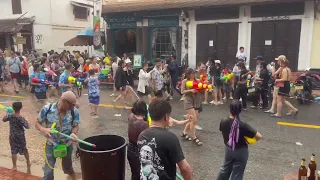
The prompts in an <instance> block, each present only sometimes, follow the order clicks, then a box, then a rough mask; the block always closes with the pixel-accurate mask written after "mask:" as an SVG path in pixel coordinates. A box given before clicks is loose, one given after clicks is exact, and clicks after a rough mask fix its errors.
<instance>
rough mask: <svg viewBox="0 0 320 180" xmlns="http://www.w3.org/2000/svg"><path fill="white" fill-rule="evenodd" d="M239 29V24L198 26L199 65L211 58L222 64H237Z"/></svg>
mask: <svg viewBox="0 0 320 180" xmlns="http://www.w3.org/2000/svg"><path fill="white" fill-rule="evenodd" d="M238 29H239V23H217V24H201V25H198V26H197V46H196V48H197V56H196V57H197V60H196V62H197V65H198V64H199V63H200V62H204V63H205V62H207V59H208V58H209V57H212V58H213V59H219V60H220V61H221V62H222V64H230V63H233V62H235V55H236V53H237V46H238ZM210 41H211V43H210ZM211 45H212V46H211Z"/></svg>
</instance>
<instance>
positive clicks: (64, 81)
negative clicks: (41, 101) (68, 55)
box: [59, 71, 69, 93]
mask: <svg viewBox="0 0 320 180" xmlns="http://www.w3.org/2000/svg"><path fill="white" fill-rule="evenodd" d="M68 78H69V73H68V72H67V71H64V72H63V73H62V74H61V75H60V79H59V84H69V81H68ZM60 89H61V92H62V93H64V92H66V91H67V90H68V88H66V87H63V88H60Z"/></svg>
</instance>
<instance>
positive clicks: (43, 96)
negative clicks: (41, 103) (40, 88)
mask: <svg viewBox="0 0 320 180" xmlns="http://www.w3.org/2000/svg"><path fill="white" fill-rule="evenodd" d="M34 95H35V96H36V98H37V99H38V100H43V99H47V94H46V92H34Z"/></svg>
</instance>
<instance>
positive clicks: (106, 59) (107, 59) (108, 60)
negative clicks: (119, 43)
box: [103, 57, 110, 65]
mask: <svg viewBox="0 0 320 180" xmlns="http://www.w3.org/2000/svg"><path fill="white" fill-rule="evenodd" d="M103 62H105V63H106V64H108V65H109V64H110V58H109V57H105V58H104V60H103Z"/></svg>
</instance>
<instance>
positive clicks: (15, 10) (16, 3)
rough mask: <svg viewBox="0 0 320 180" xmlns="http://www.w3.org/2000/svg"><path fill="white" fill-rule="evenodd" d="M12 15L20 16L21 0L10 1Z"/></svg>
mask: <svg viewBox="0 0 320 180" xmlns="http://www.w3.org/2000/svg"><path fill="white" fill-rule="evenodd" d="M11 4H12V14H22V8H21V0H11Z"/></svg>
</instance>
